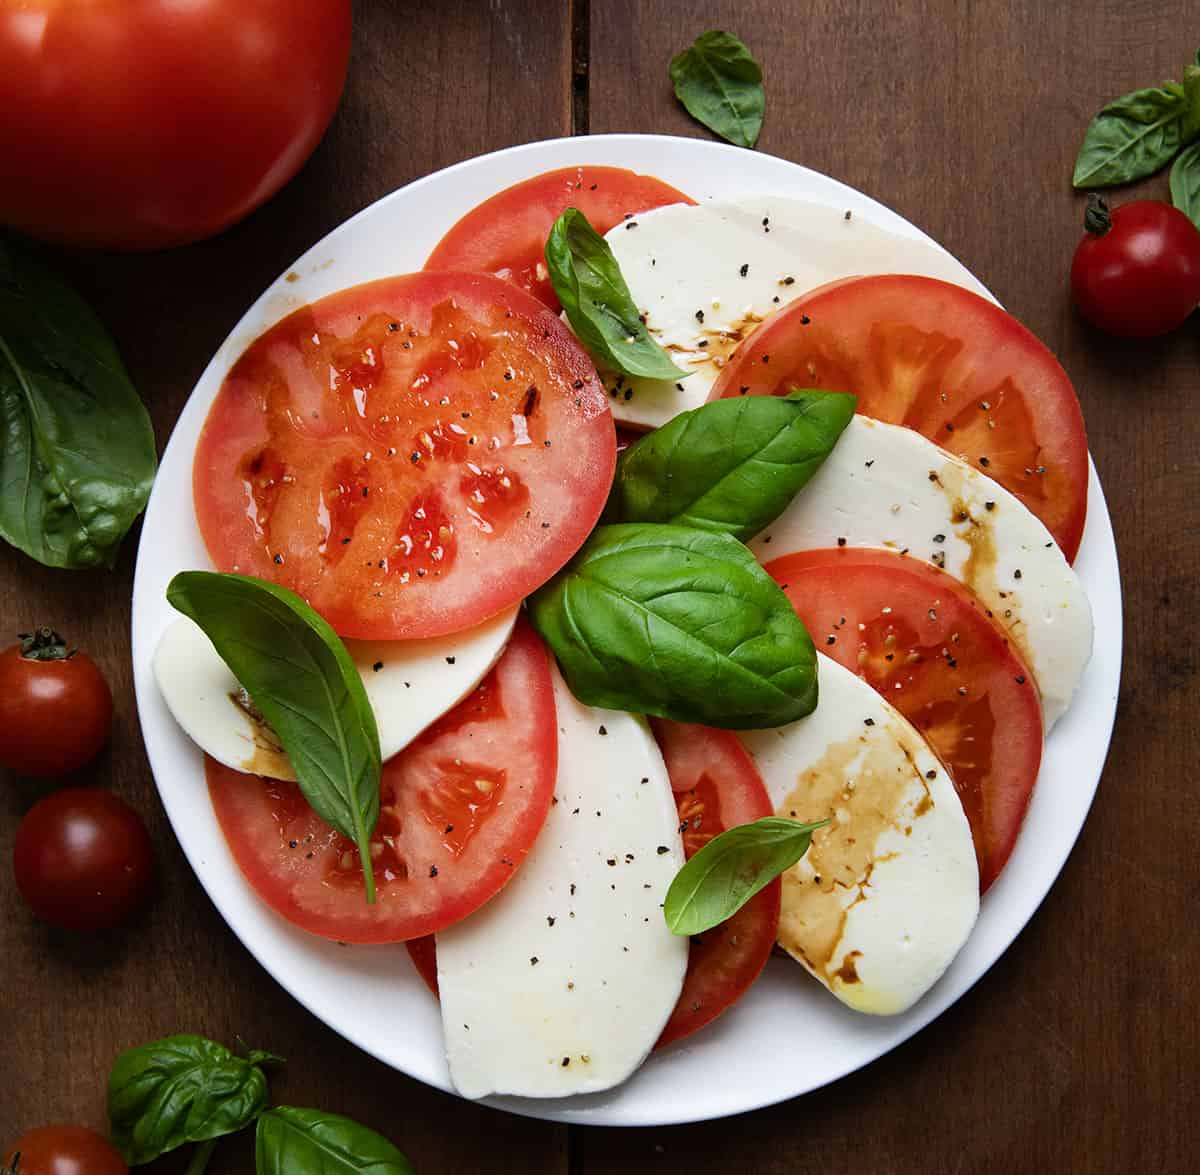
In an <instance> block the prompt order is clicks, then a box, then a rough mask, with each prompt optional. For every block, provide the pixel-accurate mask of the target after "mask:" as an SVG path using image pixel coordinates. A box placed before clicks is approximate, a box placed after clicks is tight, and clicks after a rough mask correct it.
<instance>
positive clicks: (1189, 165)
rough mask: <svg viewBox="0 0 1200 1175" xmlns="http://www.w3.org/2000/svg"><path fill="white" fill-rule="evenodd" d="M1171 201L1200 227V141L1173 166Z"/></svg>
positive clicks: (1180, 156)
mask: <svg viewBox="0 0 1200 1175" xmlns="http://www.w3.org/2000/svg"><path fill="white" fill-rule="evenodd" d="M1171 203H1172V204H1174V205H1175V207H1176V208H1178V209H1179V211H1180V212H1182V213H1183V214H1184V215H1185V216H1190V217H1191V219H1192V223H1193V224H1194V225H1195V226H1196V227H1197V228H1198V229H1200V143H1193V144H1192V145H1191V146H1190V147H1188V148H1187V149H1186V150H1185V151H1182V152H1181V153H1180V155H1179V158H1178V159H1176V160H1175V163H1174V164H1173V165H1172V167H1171Z"/></svg>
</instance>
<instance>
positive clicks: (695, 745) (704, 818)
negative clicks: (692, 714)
mask: <svg viewBox="0 0 1200 1175" xmlns="http://www.w3.org/2000/svg"><path fill="white" fill-rule="evenodd" d="M651 726H653V728H654V736H655V738H657V739H658V745H659V747H660V748H661V749H662V753H663V759H664V760H665V761H666V764H667V771H668V773H669V774H670V776H671V789H672V790H673V791H674V792H675V802H676V804H677V805H678V808H679V820H680V824H681V825H682V826H684V827H683V850H684V854H685V856H687V857H688V858H691V857H692V856H693V855H694V854H695V853H697V852H699V851H700V849H702V848H703V847H704V846H705V845H706V844H708V842H709V841H710V840H712V839H713V837H714V836H717V835H718V834H719V833H722V832H725V831H726V829H729V828H733V827H735V826H736V825H738V824H748V823H749V822H750V821H751V820H759V819H761V818H762V817H763V816H772V815H774V811H775V810H774V808H773V807H772V805H771V797H770V796H769V795H768V794H767V789H766V786H765V785H764V784H763V781H762V778H761V777H760V776H759V774H758V768H757V767H755V765H754V760H753V759H752V758H751V757H750V755H749V753H748V752H747V751H746V749H745V747H743V746H742V744H741V743H740V742H739V741H738V739H737V738H736V737H735V736H734V735H733V734H731V733H730V732H729V731H727V730H713V729H712V728H711V727H707V726H693V725H688V724H685V723H680V722H669V721H667V720H665V719H658V718H656V719H654V720H652V722H651ZM780 894H781V887H780V881H779V879H778V878H776V879H775V880H774V881H772V882H771V883H770V885H768V886H766V887H765V888H764V889H761V890H760V891H759V892H758V893H757V894H755V895H754V897H752V898H751V899H750V901H748V902H747V903H746V904H745V905H744V906H743V907H742V908H741V909H740V910H739V911H738V912H737V913H736V914H734V915H733V917H732V918H727V919H726V920H725V921H724V922H722V923H721V925H720V926H716V927H714V928H713V929H712V930H710V931H708V932H707V933H705V934H699V935H695V936H693V938H692V941H691V950H690V951H689V953H688V968H687V975H686V976H684V980H683V990H682V991H681V992H680V993H679V1001H678V1003H676V1005H675V1010H674V1011H673V1012H672V1013H671V1018H670V1020H668V1021H667V1026H666V1027H665V1028H664V1029H663V1031H662V1035H661V1036H660V1037H659V1038H658V1043H657V1044H656V1045H655V1046H654V1047H655V1048H663V1047H664V1046H665V1045H668V1044H673V1043H674V1042H675V1041H677V1040H680V1039H682V1038H683V1037H685V1036H690V1035H691V1034H692V1033H693V1032H696V1031H697V1030H698V1029H701V1028H703V1027H704V1026H705V1025H706V1024H710V1023H712V1021H713V1020H715V1019H716V1018H717V1017H718V1016H719V1015H721V1013H722V1012H724V1011H725V1010H726V1009H727V1008H729V1007H731V1006H732V1005H733V1004H735V1003H736V1002H737V1001H738V1000H739V999H741V998H742V996H743V995H745V994H746V992H747V990H748V989H749V987H750V985H751V984H752V983H753V982H754V981H755V979H757V978H758V976H759V973H760V972H761V971H762V969H763V967H765V966H766V962H767V959H768V958H770V955H771V951H772V949H773V948H774V946H775V938H776V935H777V934H778V932H779V905H780Z"/></svg>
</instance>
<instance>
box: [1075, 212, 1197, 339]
mask: <svg viewBox="0 0 1200 1175" xmlns="http://www.w3.org/2000/svg"><path fill="white" fill-rule="evenodd" d="M1084 227H1085V228H1086V229H1087V235H1086V236H1085V237H1084V238H1083V240H1082V241H1080V242H1079V247H1078V248H1077V249H1076V250H1075V258H1074V260H1073V261H1072V262H1071V296H1072V297H1073V298H1074V299H1075V305H1076V306H1078V307H1079V312H1080V313H1081V314H1082V315H1083V316H1084V318H1086V319H1087V320H1088V321H1089V322H1091V323H1092V324H1093V325H1095V326H1098V327H1099V328H1100V329H1101V330H1103V331H1107V332H1108V334H1110V335H1117V336H1118V337H1120V338H1126V339H1148V338H1152V337H1153V336H1155V335H1165V334H1166V333H1167V332H1168V331H1172V330H1174V329H1175V328H1176V327H1177V326H1179V325H1180V324H1181V323H1182V322H1183V321H1184V320H1185V319H1186V318H1187V317H1188V315H1190V314H1191V312H1192V311H1193V310H1195V309H1196V304H1197V303H1198V302H1200V231H1197V229H1196V226H1195V225H1194V224H1192V222H1191V221H1190V220H1189V219H1188V218H1187V217H1186V216H1184V214H1183V213H1182V212H1180V211H1179V209H1178V208H1172V207H1171V205H1170V204H1164V203H1163V202H1162V201H1161V200H1134V201H1133V202H1132V203H1131V204H1122V205H1121V207H1120V208H1114V209H1112V210H1111V211H1110V210H1109V208H1108V205H1107V204H1105V202H1104V201H1103V200H1101V199H1100V197H1099V196H1093V197H1091V198H1090V200H1089V202H1088V210H1087V215H1086V216H1085V217H1084Z"/></svg>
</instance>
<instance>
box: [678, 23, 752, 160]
mask: <svg viewBox="0 0 1200 1175" xmlns="http://www.w3.org/2000/svg"><path fill="white" fill-rule="evenodd" d="M671 84H672V85H673V86H674V87H675V96H676V97H677V98H678V99H679V101H680V102H682V103H683V105H684V108H685V109H686V110H687V112H688V113H689V114H690V115H691V116H692V117H693V118H694V119H695V120H696V121H697V122H699V123H703V124H704V126H706V127H708V129H709V130H711V131H714V132H715V133H716V134H718V135H720V136H721V138H723V139H727V140H728V141H729V142H731V143H734V144H735V145H737V146H738V147H753V146H754V144H755V143H757V142H758V136H759V133H760V132H761V131H762V124H763V112H764V109H765V106H766V97H765V94H764V91H763V86H762V67H761V66H760V65H759V64H758V62H757V61H756V60H755V59H754V55H753V54H752V53H751V52H750V50H749V49H747V48H746V46H745V45H744V44H743V43H742V42H741V41H740V40H738V38H737V37H735V36H733V35H732V34H731V33H724V32H721V31H720V30H718V29H711V30H709V31H708V32H707V33H701V34H700V36H698V37H697V38H696V40H695V42H694V43H693V44H692V45H690V46H689V47H688V48H687V49H685V50H684V51H683V52H682V53H680V54H678V55H677V56H676V57H674V58H673V59H672V61H671Z"/></svg>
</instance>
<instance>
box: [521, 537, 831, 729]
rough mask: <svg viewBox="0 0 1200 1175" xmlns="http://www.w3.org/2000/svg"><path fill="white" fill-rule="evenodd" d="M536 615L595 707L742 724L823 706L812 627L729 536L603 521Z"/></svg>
mask: <svg viewBox="0 0 1200 1175" xmlns="http://www.w3.org/2000/svg"><path fill="white" fill-rule="evenodd" d="M529 611H530V617H531V619H532V621H533V624H534V626H535V627H536V628H537V630H538V632H539V633H540V634H541V636H542V638H543V639H544V640H545V641H546V643H547V644H548V645H549V646H550V648H551V650H552V651H553V652H554V654H555V656H556V657H557V658H558V661H559V665H560V666H561V668H562V672H563V675H564V677H565V678H566V680H567V683H568V685H569V686H570V687H571V692H572V693H574V694H575V696H576V697H577V698H578V699H579V700H580V701H581V702H584V703H585V704H587V705H590V706H600V707H608V708H610V709H617V710H628V711H631V712H633V713H636V714H653V715H657V716H658V717H661V718H673V719H675V720H676V721H679V722H702V723H705V724H707V725H709V726H717V727H722V728H725V729H730V730H742V729H756V728H761V727H768V726H780V725H783V724H785V723H787V722H793V721H795V720H796V719H797V718H802V717H803V716H804V715H805V714H808V713H810V712H811V711H812V710H813V708H814V707H815V706H816V703H817V675H816V654H815V652H814V650H813V645H812V641H811V639H810V638H809V635H808V632H807V631H806V629H805V627H804V625H803V623H801V621H800V619H799V617H798V616H797V615H796V613H795V611H794V610H793V608H792V606H791V604H790V603H789V602H788V599H787V597H786V596H785V595H784V594H783V592H782V591H781V590H780V588H779V586H778V585H777V584H776V583H775V582H774V581H773V580H772V579H771V577H770V576H768V575H767V574H766V572H765V571H763V569H762V568H761V567H760V566H759V564H758V563H757V561H756V560H755V559H754V557H753V555H751V554H750V552H749V551H748V550H747V549H746V548H745V547H744V546H742V544H741V543H739V542H737V541H736V540H735V539H733V538H731V537H730V536H729V535H727V534H722V533H713V532H711V531H706V530H697V529H694V528H691V527H684V526H675V525H665V524H655V523H625V524H617V525H610V526H601V527H599V528H598V529H597V530H596V531H594V532H593V534H592V536H591V538H590V539H589V540H588V541H587V542H586V543H585V544H584V546H583V547H582V549H581V550H580V551H579V552H578V554H577V555H576V556H575V558H574V559H573V560H572V561H571V562H570V563H569V564H568V566H567V567H566V568H565V569H564V570H563V571H562V572H560V573H559V575H557V576H556V577H555V578H554V579H552V580H551V581H550V582H549V583H548V584H547V585H546V586H545V587H543V588H542V589H540V590H539V591H538V592H537V593H535V595H534V596H533V597H532V598H531V599H530V602H529Z"/></svg>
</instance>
